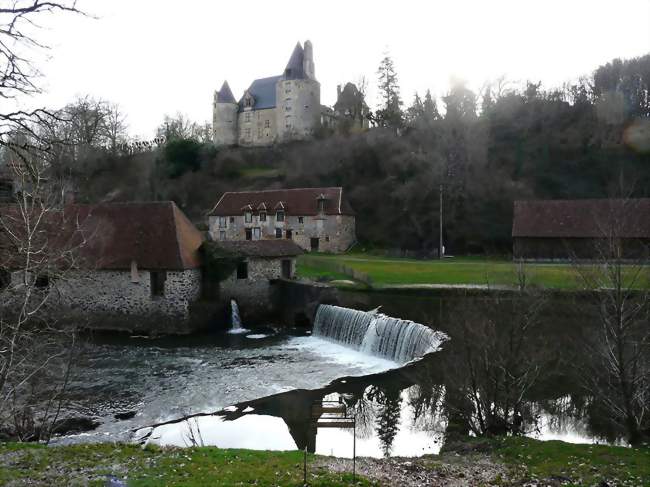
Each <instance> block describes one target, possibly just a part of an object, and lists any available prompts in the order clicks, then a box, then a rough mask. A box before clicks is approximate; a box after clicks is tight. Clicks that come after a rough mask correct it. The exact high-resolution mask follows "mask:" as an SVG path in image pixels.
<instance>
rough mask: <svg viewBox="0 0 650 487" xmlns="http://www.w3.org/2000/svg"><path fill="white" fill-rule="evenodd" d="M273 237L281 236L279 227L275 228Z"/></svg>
mask: <svg viewBox="0 0 650 487" xmlns="http://www.w3.org/2000/svg"><path fill="white" fill-rule="evenodd" d="M275 238H282V229H281V228H276V229H275Z"/></svg>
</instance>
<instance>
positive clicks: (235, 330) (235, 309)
mask: <svg viewBox="0 0 650 487" xmlns="http://www.w3.org/2000/svg"><path fill="white" fill-rule="evenodd" d="M230 315H231V321H232V328H231V329H230V330H228V333H230V334H233V335H238V334H240V333H248V332H249V331H250V330H247V329H246V328H244V327H243V326H242V323H241V318H240V317H239V306H237V301H235V300H234V299H231V300H230Z"/></svg>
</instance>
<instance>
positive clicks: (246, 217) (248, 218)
mask: <svg viewBox="0 0 650 487" xmlns="http://www.w3.org/2000/svg"><path fill="white" fill-rule="evenodd" d="M244 221H245V222H246V223H252V221H253V214H252V213H251V212H250V211H247V212H245V213H244Z"/></svg>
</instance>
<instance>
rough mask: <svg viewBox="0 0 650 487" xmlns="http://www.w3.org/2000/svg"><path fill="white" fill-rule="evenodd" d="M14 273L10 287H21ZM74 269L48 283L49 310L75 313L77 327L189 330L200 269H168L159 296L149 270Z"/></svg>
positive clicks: (198, 289)
mask: <svg viewBox="0 0 650 487" xmlns="http://www.w3.org/2000/svg"><path fill="white" fill-rule="evenodd" d="M19 279H20V276H19V273H14V275H12V286H15V287H18V288H19V286H20V282H19ZM134 281H135V279H133V276H132V274H131V271H111V270H75V271H70V272H68V273H67V274H66V276H65V280H63V279H61V280H57V281H53V282H50V283H49V286H50V293H51V294H50V296H49V298H48V301H47V309H48V310H49V311H48V312H51V313H55V314H67V315H70V316H72V317H78V318H79V319H80V320H81V321H80V323H79V324H80V325H81V326H88V327H90V328H106V329H115V330H130V331H142V332H147V333H188V332H190V331H192V329H193V328H195V326H194V325H190V323H189V321H190V306H191V304H192V303H194V302H195V301H196V300H198V299H199V297H200V295H201V270H200V269H190V270H184V271H167V272H166V279H165V284H164V294H163V295H162V296H153V295H152V291H151V273H150V272H149V271H147V270H139V271H138V273H137V282H134Z"/></svg>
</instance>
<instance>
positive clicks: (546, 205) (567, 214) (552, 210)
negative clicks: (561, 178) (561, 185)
mask: <svg viewBox="0 0 650 487" xmlns="http://www.w3.org/2000/svg"><path fill="white" fill-rule="evenodd" d="M609 232H615V233H614V234H615V235H617V236H618V237H621V238H643V239H647V238H650V198H638V199H628V200H623V199H584V200H537V201H515V204H514V218H513V222H512V236H513V237H531V238H601V237H604V236H605V235H607V234H608V233H609Z"/></svg>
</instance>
